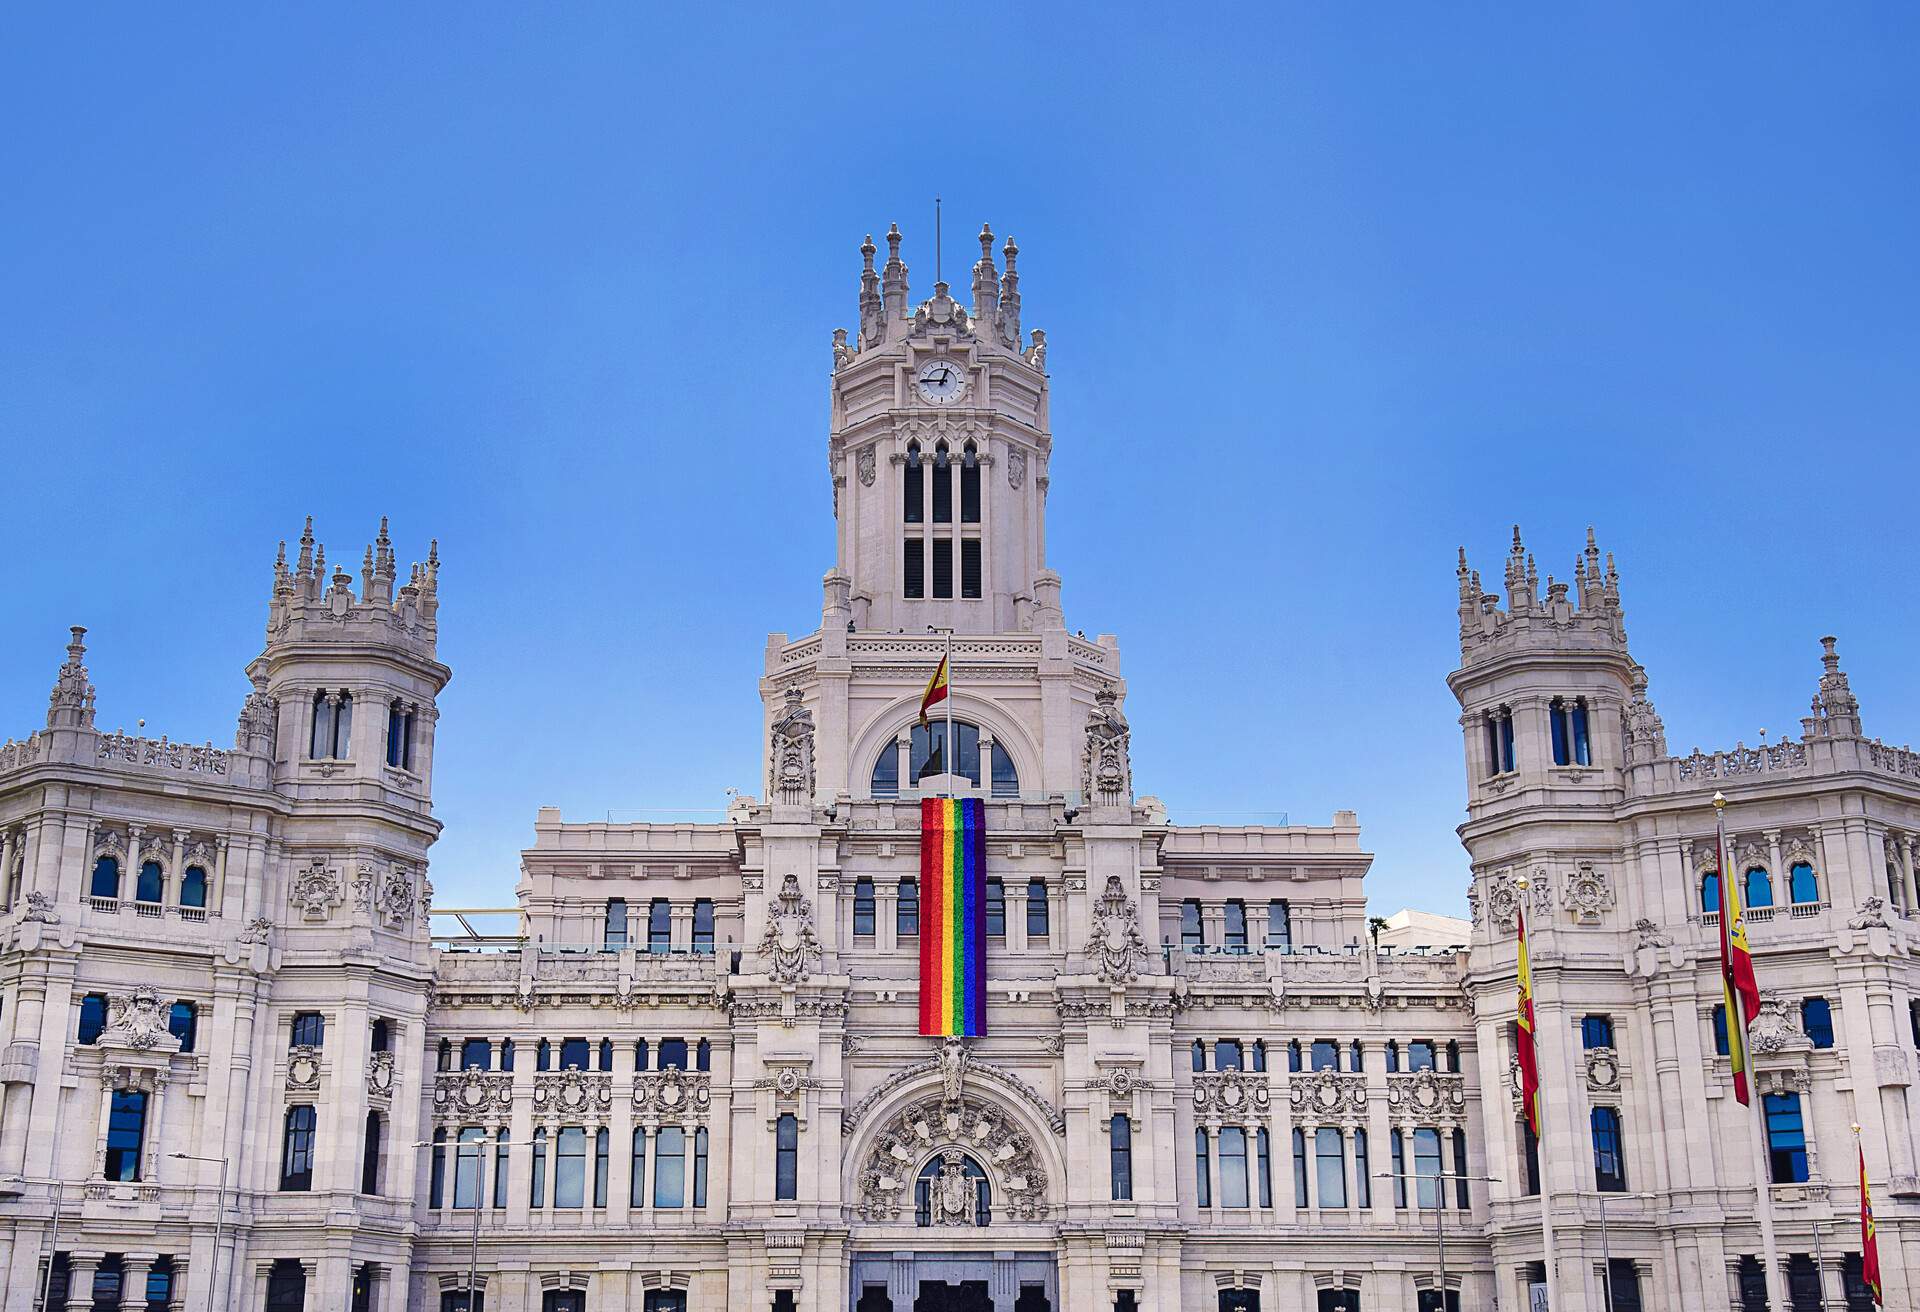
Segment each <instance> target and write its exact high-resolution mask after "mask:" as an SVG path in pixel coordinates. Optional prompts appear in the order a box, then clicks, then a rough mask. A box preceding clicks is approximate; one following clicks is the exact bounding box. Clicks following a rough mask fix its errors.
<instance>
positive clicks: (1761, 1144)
mask: <svg viewBox="0 0 1920 1312" xmlns="http://www.w3.org/2000/svg"><path fill="white" fill-rule="evenodd" d="M1713 819H1714V826H1715V833H1716V837H1717V840H1718V843H1719V848H1718V852H1717V855H1718V857H1719V861H1720V889H1721V892H1720V904H1721V906H1723V907H1725V908H1727V911H1723V912H1722V913H1721V914H1722V915H1723V916H1725V915H1726V914H1728V912H1730V911H1731V910H1732V909H1733V908H1734V907H1735V906H1736V905H1741V904H1743V903H1744V896H1743V895H1742V894H1741V892H1740V891H1739V887H1738V886H1737V885H1732V884H1729V883H1728V882H1727V881H1728V880H1730V879H1733V878H1735V875H1734V872H1733V862H1732V861H1731V860H1730V859H1729V857H1728V854H1727V799H1726V796H1725V795H1724V794H1722V793H1715V794H1714V795H1713ZM1733 930H1734V927H1733V926H1732V925H1725V924H1723V925H1721V927H1720V933H1721V934H1722V935H1723V936H1726V935H1730V934H1732V933H1733ZM1727 995H1728V997H1729V998H1730V999H1731V1001H1732V1003H1733V1007H1732V1011H1731V1013H1730V1014H1729V1015H1728V1016H1727V1023H1728V1024H1729V1025H1738V1026H1739V1027H1740V1029H1739V1033H1740V1044H1741V1048H1742V1050H1745V1048H1746V1042H1747V1025H1748V1023H1749V1022H1750V1021H1751V1020H1752V1017H1750V1016H1748V1015H1747V1004H1746V1000H1745V999H1744V998H1742V997H1741V996H1740V990H1739V989H1728V990H1727ZM1746 1067H1747V1069H1746V1078H1747V1087H1748V1088H1749V1089H1751V1090H1752V1097H1751V1105H1750V1106H1749V1107H1748V1108H1747V1113H1748V1115H1747V1118H1746V1120H1747V1141H1748V1145H1749V1151H1751V1152H1752V1154H1753V1214H1754V1217H1755V1219H1756V1220H1758V1221H1759V1223H1760V1251H1761V1253H1762V1254H1763V1255H1764V1258H1765V1262H1766V1271H1765V1275H1766V1281H1767V1306H1769V1307H1780V1308H1784V1307H1790V1306H1792V1305H1791V1304H1789V1303H1788V1302H1787V1290H1786V1283H1785V1275H1784V1273H1783V1272H1782V1271H1781V1269H1780V1245H1779V1243H1778V1242H1777V1241H1776V1239H1775V1238H1774V1233H1773V1189H1772V1188H1771V1185H1770V1180H1769V1174H1768V1170H1767V1136H1766V1126H1765V1121H1766V1115H1767V1099H1766V1095H1764V1094H1762V1093H1761V1092H1760V1081H1759V1079H1758V1073H1757V1072H1756V1071H1755V1070H1754V1069H1753V1056H1752V1053H1751V1052H1749V1053H1748V1054H1747V1058H1746Z"/></svg>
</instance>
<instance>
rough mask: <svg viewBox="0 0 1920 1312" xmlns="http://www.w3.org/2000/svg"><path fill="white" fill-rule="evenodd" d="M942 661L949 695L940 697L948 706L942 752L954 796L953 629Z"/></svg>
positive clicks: (957, 755)
mask: <svg viewBox="0 0 1920 1312" xmlns="http://www.w3.org/2000/svg"><path fill="white" fill-rule="evenodd" d="M940 663H941V664H942V665H944V666H946V669H947V695H946V696H945V697H942V698H941V699H940V702H941V705H943V706H945V707H946V708H947V746H946V750H945V751H943V752H941V753H940V754H941V755H942V756H944V757H945V758H946V762H945V764H946V767H947V796H948V797H952V796H953V775H954V772H955V771H956V770H958V769H959V768H960V744H958V743H956V742H954V740H953V630H952V629H948V630H947V651H946V655H944V656H943V657H941V661H940Z"/></svg>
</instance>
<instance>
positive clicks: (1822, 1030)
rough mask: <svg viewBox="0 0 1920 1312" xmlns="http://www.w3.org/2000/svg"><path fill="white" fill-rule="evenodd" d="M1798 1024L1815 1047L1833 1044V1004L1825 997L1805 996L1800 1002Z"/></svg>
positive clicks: (1828, 1046)
mask: <svg viewBox="0 0 1920 1312" xmlns="http://www.w3.org/2000/svg"><path fill="white" fill-rule="evenodd" d="M1800 1026H1801V1028H1802V1029H1804V1030H1806V1032H1807V1037H1808V1038H1809V1039H1811V1040H1813V1046H1814V1047H1816V1048H1831V1047H1832V1046H1833V1006H1832V1004H1831V1003H1829V1002H1828V1001H1827V1000H1826V999H1825V998H1807V999H1806V1000H1804V1001H1803V1002H1801V1004H1800Z"/></svg>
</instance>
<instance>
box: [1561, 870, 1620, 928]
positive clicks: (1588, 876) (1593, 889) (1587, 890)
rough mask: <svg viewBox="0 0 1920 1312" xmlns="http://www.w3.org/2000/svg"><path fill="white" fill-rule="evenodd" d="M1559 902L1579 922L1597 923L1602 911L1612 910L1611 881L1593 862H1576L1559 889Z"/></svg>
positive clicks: (1586, 923) (1584, 923) (1585, 923)
mask: <svg viewBox="0 0 1920 1312" xmlns="http://www.w3.org/2000/svg"><path fill="white" fill-rule="evenodd" d="M1560 902H1561V905H1563V906H1565V907H1566V908H1567V909H1568V910H1569V911H1571V912H1573V915H1574V918H1575V919H1576V920H1578V921H1579V922H1580V923H1581V924H1583V925H1597V924H1599V923H1600V916H1601V914H1602V913H1603V912H1607V911H1611V910H1613V881H1612V879H1611V877H1610V876H1609V875H1608V874H1607V872H1606V871H1605V870H1604V869H1602V868H1600V867H1597V866H1595V865H1594V864H1593V862H1591V861H1581V862H1578V863H1576V864H1575V866H1574V868H1573V873H1572V874H1571V875H1569V876H1568V877H1567V880H1566V883H1565V885H1564V886H1563V887H1562V888H1561V890H1560Z"/></svg>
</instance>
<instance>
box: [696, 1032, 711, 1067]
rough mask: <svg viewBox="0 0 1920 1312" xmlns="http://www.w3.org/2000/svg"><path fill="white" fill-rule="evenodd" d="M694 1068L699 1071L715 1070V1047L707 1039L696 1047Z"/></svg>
mask: <svg viewBox="0 0 1920 1312" xmlns="http://www.w3.org/2000/svg"><path fill="white" fill-rule="evenodd" d="M693 1068H694V1069H695V1070H697V1071H710V1070H712V1069H713V1045H712V1044H711V1043H709V1042H707V1041H706V1040H705V1039H702V1040H700V1042H699V1043H697V1044H695V1045H694V1049H693Z"/></svg>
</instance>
